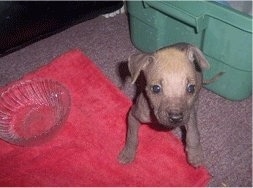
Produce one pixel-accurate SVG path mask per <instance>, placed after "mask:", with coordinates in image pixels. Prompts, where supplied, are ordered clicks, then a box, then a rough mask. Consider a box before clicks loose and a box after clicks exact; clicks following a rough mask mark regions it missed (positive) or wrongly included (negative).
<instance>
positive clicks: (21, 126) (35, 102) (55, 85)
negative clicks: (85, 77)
mask: <svg viewBox="0 0 253 188" xmlns="http://www.w3.org/2000/svg"><path fill="white" fill-rule="evenodd" d="M70 103H71V99H70V94H69V92H68V90H67V89H66V88H65V87H64V86H63V85H62V84H60V83H59V82H57V81H53V80H49V79H45V80H26V81H20V82H18V83H16V84H15V85H12V86H11V87H9V88H7V89H6V90H5V91H3V92H2V93H1V96H0V138H1V139H3V140H5V141H7V142H9V143H11V144H16V145H21V146H29V145H34V144H39V143H40V142H42V141H45V140H46V139H48V138H49V137H51V136H53V135H54V133H56V131H57V130H58V129H59V128H60V127H61V126H62V125H63V124H64V122H65V120H66V119H67V117H68V114H69V111H70Z"/></svg>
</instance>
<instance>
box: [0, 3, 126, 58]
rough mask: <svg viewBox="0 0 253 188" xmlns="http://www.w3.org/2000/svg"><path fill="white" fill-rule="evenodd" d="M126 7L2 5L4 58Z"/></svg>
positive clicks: (0, 51) (0, 33)
mask: <svg viewBox="0 0 253 188" xmlns="http://www.w3.org/2000/svg"><path fill="white" fill-rule="evenodd" d="M122 6H123V1H63V2H58V1H55V2H54V1H53V2H49V1H43V2H36V1H33V2H22V1H19V2H15V1H9V2H8V1H7V2H5V1H3V2H0V25H1V27H0V41H1V43H0V56H3V55H6V54H7V53H10V52H13V51H15V50H17V49H19V48H21V47H24V46H26V45H28V44H31V43H32V42H35V41H37V40H40V39H42V38H45V37H48V36H50V35H52V34H55V33H57V32H59V31H62V30H64V29H67V28H68V27H70V26H73V25H74V24H77V23H80V22H83V21H85V20H89V19H92V18H95V17H97V16H99V15H102V14H106V13H110V12H113V11H116V10H118V9H120V8H121V7H122Z"/></svg>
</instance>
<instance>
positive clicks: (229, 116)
mask: <svg viewBox="0 0 253 188" xmlns="http://www.w3.org/2000/svg"><path fill="white" fill-rule="evenodd" d="M73 48H79V49H81V50H82V51H83V52H84V53H85V54H86V55H87V56H88V57H89V58H90V59H91V60H92V61H93V62H95V63H96V64H97V65H98V66H99V67H100V68H101V70H102V71H103V72H104V73H105V74H106V75H107V76H108V78H109V79H111V80H112V82H113V83H115V85H117V86H118V87H121V86H122V76H120V73H122V72H124V71H122V70H124V66H123V65H124V62H126V60H127V58H128V56H129V55H131V54H132V53H135V52H137V49H136V48H135V47H134V46H133V45H132V43H131V40H130V35H129V27H128V19H127V16H126V15H124V14H122V15H117V16H116V17H113V18H108V19H106V18H104V17H102V16H100V17H97V18H95V19H93V20H89V21H86V22H83V23H81V24H78V25H76V26H73V27H71V28H69V29H67V30H65V31H63V32H61V33H58V34H56V35H53V36H51V37H49V38H46V39H43V40H41V41H39V42H36V43H34V44H31V45H30V46H27V47H25V48H23V49H21V50H19V51H16V52H14V53H12V54H9V55H7V56H4V57H2V58H0V86H3V85H5V84H7V83H9V82H11V81H13V80H16V79H19V78H20V77H22V76H23V75H24V74H25V73H27V72H30V71H32V70H35V69H37V68H38V67H41V66H42V65H45V64H46V63H48V62H50V61H51V60H52V59H53V58H55V57H57V56H59V55H61V54H62V53H64V52H66V51H69V50H70V49H73ZM122 67H123V69H122ZM121 88H122V90H123V92H124V93H125V94H126V95H127V96H129V97H130V98H133V96H134V93H135V88H134V86H131V85H130V84H128V83H127V84H126V85H125V87H121ZM198 121H199V127H200V133H201V139H202V140H201V142H202V145H203V149H204V155H205V164H206V167H207V168H208V170H209V172H210V174H211V175H212V176H213V177H212V179H211V181H210V183H209V186H248V187H250V186H252V98H251V97H250V98H248V99H246V100H243V101H240V102H233V101H229V100H226V99H224V98H222V97H220V96H217V95H215V94H214V93H212V92H210V91H207V90H205V89H203V90H202V91H201V95H200V107H199V110H198ZM173 132H174V133H175V134H176V135H178V136H179V135H180V133H179V131H178V130H175V131H173Z"/></svg>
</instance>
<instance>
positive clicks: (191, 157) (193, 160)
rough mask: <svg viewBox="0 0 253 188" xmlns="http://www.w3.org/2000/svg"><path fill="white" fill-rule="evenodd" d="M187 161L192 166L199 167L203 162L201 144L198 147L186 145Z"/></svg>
mask: <svg viewBox="0 0 253 188" xmlns="http://www.w3.org/2000/svg"><path fill="white" fill-rule="evenodd" d="M186 151H187V158H188V162H189V163H190V164H191V165H192V166H194V167H199V166H201V165H202V163H203V153H202V148H201V146H198V147H194V148H192V147H186Z"/></svg>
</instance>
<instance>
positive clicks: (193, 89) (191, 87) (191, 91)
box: [186, 84, 195, 93]
mask: <svg viewBox="0 0 253 188" xmlns="http://www.w3.org/2000/svg"><path fill="white" fill-rule="evenodd" d="M186 90H187V92H188V93H194V91H195V85H193V84H189V85H188V86H187V88H186Z"/></svg>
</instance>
